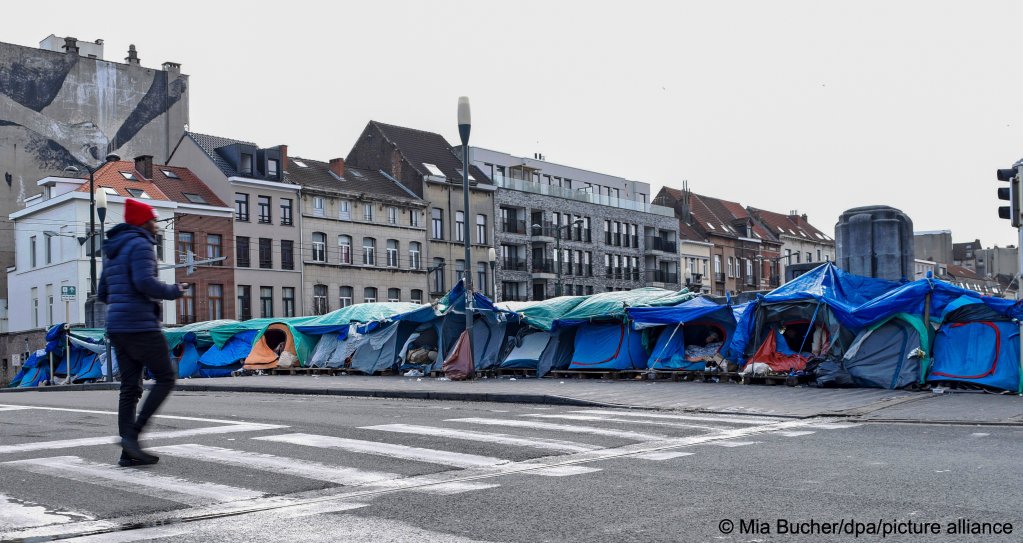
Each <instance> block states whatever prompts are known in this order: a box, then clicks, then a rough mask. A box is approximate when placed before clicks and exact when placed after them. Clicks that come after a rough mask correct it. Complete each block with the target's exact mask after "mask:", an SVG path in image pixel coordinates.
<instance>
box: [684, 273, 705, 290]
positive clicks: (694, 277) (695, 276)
mask: <svg viewBox="0 0 1023 543" xmlns="http://www.w3.org/2000/svg"><path fill="white" fill-rule="evenodd" d="M686 287H687V288H690V289H700V288H703V274H702V273H692V274H689V278H688V279H686Z"/></svg>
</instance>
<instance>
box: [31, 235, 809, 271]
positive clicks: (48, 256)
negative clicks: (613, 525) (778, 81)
mask: <svg viewBox="0 0 1023 543" xmlns="http://www.w3.org/2000/svg"><path fill="white" fill-rule="evenodd" d="M817 252H818V253H819V252H820V250H818V251H817ZM43 258H44V262H45V263H46V264H52V263H53V236H51V235H49V234H44V235H43Z"/></svg>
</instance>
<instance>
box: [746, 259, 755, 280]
mask: <svg viewBox="0 0 1023 543" xmlns="http://www.w3.org/2000/svg"><path fill="white" fill-rule="evenodd" d="M746 276H747V277H753V259H752V258H747V259H746Z"/></svg>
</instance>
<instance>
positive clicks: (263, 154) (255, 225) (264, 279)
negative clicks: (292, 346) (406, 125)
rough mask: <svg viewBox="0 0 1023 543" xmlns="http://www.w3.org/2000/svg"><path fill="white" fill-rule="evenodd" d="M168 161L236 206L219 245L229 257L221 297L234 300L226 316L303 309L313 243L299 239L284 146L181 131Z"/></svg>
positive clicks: (295, 186) (296, 199) (299, 222)
mask: <svg viewBox="0 0 1023 543" xmlns="http://www.w3.org/2000/svg"><path fill="white" fill-rule="evenodd" d="M169 163H170V164H171V165H174V166H182V167H186V168H188V169H189V170H191V171H192V172H193V173H194V174H195V175H196V176H198V177H199V179H202V180H203V181H204V182H205V183H206V185H207V186H208V187H209V188H210V189H211V190H212V191H213V193H214V194H216V195H217V197H218V198H220V199H221V200H223V201H224V202H230V203H231V204H232V205H233V206H234V225H233V229H234V239H232V240H225V242H224V246H223V248H222V250H223V251H224V253H225V254H227V253H230V254H232V255H233V256H234V262H233V264H234V266H233V271H234V289H233V290H228V289H227V288H226V287H225V291H224V297H225V299H228V298H230V299H232V300H235V311H234V313H233V314H230V313H226V312H225V313H226V314H225V316H226V317H228V318H231V317H234V318H238V319H246V318H250V317H266V318H270V317H294V316H299V315H307V314H309V312H310V311H311V308H308V307H306V306H305V305H304V303H303V297H302V290H303V284H302V260H303V259H304V258H306V257H308V256H311V255H312V252H313V248H312V246H310V245H304V244H303V239H302V214H301V213H299V210H298V206H299V198H300V193H299V191H300V188H301V187H300V186H299V185H298V184H295V183H293V182H291V181H289V180H288V179H287V176H286V175H285V171H284V166H285V165H286V164H288V148H287V146H285V145H278V146H276V147H268V148H261V147H258V146H257V145H256V144H254V143H250V142H246V141H240V140H233V139H228V138H221V137H217V136H210V135H206V134H197V133H195V132H186V133H185V134H184V136H182V137H181V140H180V141H179V142H178V144H177V146H176V147H175V148H174V151H173V152H172V153H171V157H170V160H169ZM257 296H258V298H257ZM257 303H258V305H257Z"/></svg>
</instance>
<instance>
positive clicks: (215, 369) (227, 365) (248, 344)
mask: <svg viewBox="0 0 1023 543" xmlns="http://www.w3.org/2000/svg"><path fill="white" fill-rule="evenodd" d="M257 333H259V331H258V330H245V331H243V332H239V333H237V334H235V335H233V336H231V339H229V340H227V343H225V344H224V346H223V347H217V346H216V345H213V346H211V347H210V348H209V350H207V351H206V352H205V353H203V354H202V356H200V357H199V372H198V373H199V376H200V377H227V376H229V375H231V373H232V372H233V371H235V370H240V369H242V366H243V365H244V363H245V358H246V357H247V356H249V352H250V351H251V350H252V342H253V341H255V340H256V334H257Z"/></svg>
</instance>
